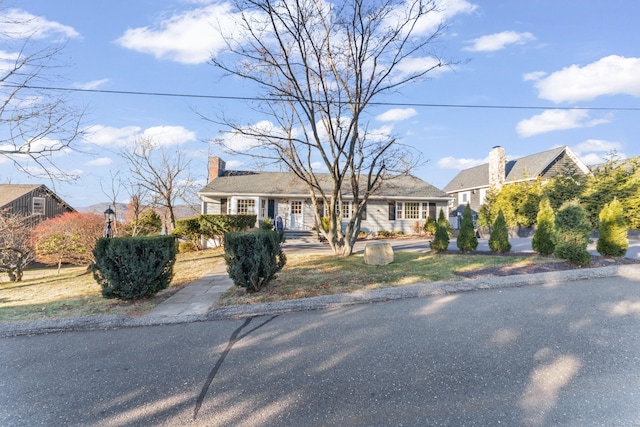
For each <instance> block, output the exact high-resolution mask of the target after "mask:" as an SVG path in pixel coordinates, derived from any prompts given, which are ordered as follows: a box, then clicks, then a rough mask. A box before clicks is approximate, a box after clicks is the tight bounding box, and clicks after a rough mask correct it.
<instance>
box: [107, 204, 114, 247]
mask: <svg viewBox="0 0 640 427" xmlns="http://www.w3.org/2000/svg"><path fill="white" fill-rule="evenodd" d="M104 220H105V221H106V223H107V226H106V227H105V229H104V237H106V238H107V239H109V238H111V237H113V230H112V229H111V223H113V222H115V221H116V213H115V211H114V210H113V209H111V205H109V207H108V208H107V210H106V211H104Z"/></svg>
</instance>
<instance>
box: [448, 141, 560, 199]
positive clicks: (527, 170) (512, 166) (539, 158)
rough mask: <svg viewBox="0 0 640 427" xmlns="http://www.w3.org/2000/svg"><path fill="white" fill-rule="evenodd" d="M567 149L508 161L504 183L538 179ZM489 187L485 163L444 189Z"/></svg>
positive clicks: (553, 150) (461, 174) (462, 172)
mask: <svg viewBox="0 0 640 427" xmlns="http://www.w3.org/2000/svg"><path fill="white" fill-rule="evenodd" d="M566 149H567V147H566V146H565V147H558V148H554V149H551V150H547V151H543V152H541V153H536V154H531V155H529V156H525V157H520V158H519V159H515V160H510V161H508V162H507V164H506V168H505V173H506V177H505V181H504V182H515V181H521V180H524V179H533V178H536V177H538V176H539V175H541V174H542V172H544V170H545V168H546V167H547V166H549V164H551V162H553V161H554V160H555V159H557V158H558V156H560V155H561V154H562V153H563V152H564V151H565V150H566ZM488 186H489V164H488V163H485V164H483V165H480V166H475V167H472V168H469V169H464V170H462V171H460V173H458V175H456V176H455V178H453V179H452V180H451V182H449V183H448V184H447V185H446V186H445V187H444V191H446V192H448V193H454V192H456V191H461V190H467V189H472V188H482V187H488Z"/></svg>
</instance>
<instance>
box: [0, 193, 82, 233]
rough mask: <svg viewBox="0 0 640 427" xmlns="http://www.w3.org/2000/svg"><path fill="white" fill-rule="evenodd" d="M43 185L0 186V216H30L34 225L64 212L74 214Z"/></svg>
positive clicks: (72, 209) (68, 206)
mask: <svg viewBox="0 0 640 427" xmlns="http://www.w3.org/2000/svg"><path fill="white" fill-rule="evenodd" d="M75 211H76V210H75V209H74V208H72V207H71V206H70V205H69V204H68V203H66V202H65V201H64V200H62V198H60V196H58V195H57V194H56V193H54V192H53V191H51V190H50V189H49V188H47V186H45V185H43V184H0V215H1V214H5V215H6V214H15V215H24V216H32V217H33V219H34V221H33V223H34V225H35V224H37V223H39V222H40V221H43V220H45V219H49V218H53V217H55V216H58V215H60V214H63V213H65V212H75Z"/></svg>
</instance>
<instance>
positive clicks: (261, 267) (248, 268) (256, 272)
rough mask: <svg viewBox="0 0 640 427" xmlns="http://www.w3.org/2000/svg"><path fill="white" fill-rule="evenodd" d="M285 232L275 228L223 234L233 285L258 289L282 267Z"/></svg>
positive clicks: (252, 289) (249, 290) (228, 268)
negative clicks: (275, 230) (272, 229)
mask: <svg viewBox="0 0 640 427" xmlns="http://www.w3.org/2000/svg"><path fill="white" fill-rule="evenodd" d="M283 242H284V233H282V232H274V231H255V232H231V233H227V234H225V235H224V259H225V261H226V263H227V272H228V273H229V277H230V278H231V280H233V283H234V284H235V285H236V286H240V287H243V288H246V290H247V291H248V292H257V291H259V290H260V289H262V288H263V287H264V286H265V285H266V284H267V283H269V281H270V280H271V279H273V278H275V275H276V273H277V272H278V271H280V270H281V269H282V267H284V265H285V263H286V257H285V254H284V252H283V251H282V243H283Z"/></svg>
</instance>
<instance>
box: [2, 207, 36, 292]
mask: <svg viewBox="0 0 640 427" xmlns="http://www.w3.org/2000/svg"><path fill="white" fill-rule="evenodd" d="M34 220H35V218H34V217H33V216H26V215H20V214H12V213H10V212H0V273H7V274H8V275H9V280H10V281H12V282H20V281H21V280H22V272H23V271H24V268H25V267H26V266H27V265H28V264H29V263H30V262H31V261H33V260H34V259H35V250H34V247H33V243H32V241H31V228H32V226H33V224H34Z"/></svg>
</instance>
